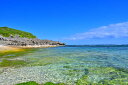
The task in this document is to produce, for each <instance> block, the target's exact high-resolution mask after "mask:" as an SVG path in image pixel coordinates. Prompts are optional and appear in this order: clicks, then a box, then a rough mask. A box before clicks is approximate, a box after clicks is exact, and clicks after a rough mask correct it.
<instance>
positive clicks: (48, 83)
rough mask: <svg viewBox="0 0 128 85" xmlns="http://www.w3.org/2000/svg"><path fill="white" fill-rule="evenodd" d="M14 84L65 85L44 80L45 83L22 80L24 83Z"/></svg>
mask: <svg viewBox="0 0 128 85" xmlns="http://www.w3.org/2000/svg"><path fill="white" fill-rule="evenodd" d="M16 85H66V84H64V83H57V84H55V83H52V82H46V83H45V84H38V83H36V82H35V81H29V82H24V83H19V84H16Z"/></svg>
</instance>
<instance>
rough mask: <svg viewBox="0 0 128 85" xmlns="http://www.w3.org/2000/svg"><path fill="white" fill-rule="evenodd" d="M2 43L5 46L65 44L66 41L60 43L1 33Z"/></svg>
mask: <svg viewBox="0 0 128 85" xmlns="http://www.w3.org/2000/svg"><path fill="white" fill-rule="evenodd" d="M0 45H5V46H34V45H37V46H38V45H39V46H41V45H57V46H58V45H65V44H64V43H60V42H58V41H52V40H40V39H38V38H22V37H19V36H18V35H15V36H12V35H11V36H10V37H3V36H1V35H0Z"/></svg>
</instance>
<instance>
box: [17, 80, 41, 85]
mask: <svg viewBox="0 0 128 85" xmlns="http://www.w3.org/2000/svg"><path fill="white" fill-rule="evenodd" d="M16 85H39V84H38V83H36V82H35V81H29V82H24V83H20V84H16Z"/></svg>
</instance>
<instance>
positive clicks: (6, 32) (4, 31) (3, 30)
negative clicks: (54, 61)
mask: <svg viewBox="0 0 128 85" xmlns="http://www.w3.org/2000/svg"><path fill="white" fill-rule="evenodd" d="M0 35H2V36H4V37H9V36H10V35H13V36H15V35H19V36H20V37H26V38H36V36H34V35H33V34H31V33H29V32H24V31H20V30H16V29H12V28H9V27H0Z"/></svg>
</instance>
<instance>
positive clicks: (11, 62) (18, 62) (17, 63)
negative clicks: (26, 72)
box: [0, 59, 27, 67]
mask: <svg viewBox="0 0 128 85" xmlns="http://www.w3.org/2000/svg"><path fill="white" fill-rule="evenodd" d="M26 64H27V63H26V62H25V61H23V60H7V59H3V60H2V62H0V66H1V67H14V66H18V67H19V66H23V65H26Z"/></svg>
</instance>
